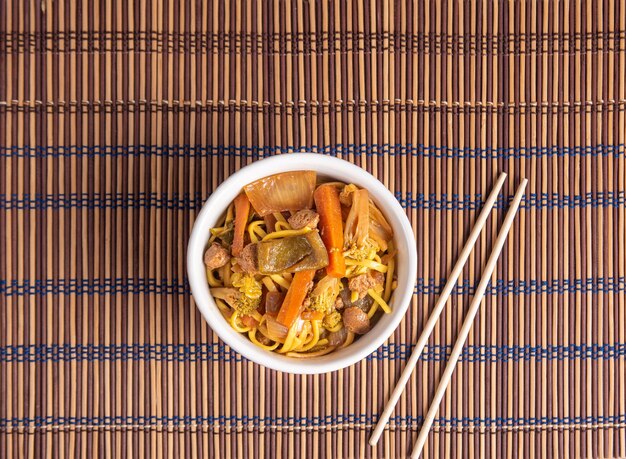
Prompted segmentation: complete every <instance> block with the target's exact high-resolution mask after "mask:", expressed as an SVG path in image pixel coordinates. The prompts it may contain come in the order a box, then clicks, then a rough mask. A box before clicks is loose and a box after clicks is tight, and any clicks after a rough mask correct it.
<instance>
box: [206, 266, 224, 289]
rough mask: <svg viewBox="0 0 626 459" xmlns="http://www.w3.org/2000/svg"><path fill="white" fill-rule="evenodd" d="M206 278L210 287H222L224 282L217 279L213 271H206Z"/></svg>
mask: <svg viewBox="0 0 626 459" xmlns="http://www.w3.org/2000/svg"><path fill="white" fill-rule="evenodd" d="M206 278H207V280H208V281H209V287H222V281H221V280H219V279H218V278H217V277H215V274H214V273H213V270H212V269H207V270H206Z"/></svg>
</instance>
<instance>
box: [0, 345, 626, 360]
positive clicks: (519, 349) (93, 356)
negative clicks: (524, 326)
mask: <svg viewBox="0 0 626 459" xmlns="http://www.w3.org/2000/svg"><path fill="white" fill-rule="evenodd" d="M451 350H452V347H451V346H447V345H430V346H426V347H425V348H424V350H423V352H422V354H421V356H420V359H421V360H422V361H425V362H441V361H447V359H448V357H449V355H450V352H451ZM412 351H413V345H407V344H389V345H383V346H381V347H380V348H378V349H377V350H376V351H375V352H374V353H373V354H371V355H369V356H368V357H367V360H369V361H372V360H406V359H407V358H408V357H409V355H410V354H411V352H412ZM624 357H626V343H615V344H569V345H548V346H545V347H544V346H531V345H513V346H497V345H467V346H465V347H464V348H463V352H462V354H461V357H460V360H461V361H462V362H468V363H487V362H519V361H530V360H535V361H540V360H548V361H563V360H618V359H621V358H624ZM117 360H120V361H146V360H148V361H149V360H157V361H166V362H187V361H190V362H195V361H221V362H241V361H245V359H244V358H243V357H242V356H241V355H240V354H238V353H236V352H234V351H233V350H231V349H230V348H229V347H227V346H226V345H224V344H202V343H199V344H187V345H186V344H172V343H169V344H138V343H135V344H108V345H107V344H78V345H71V344H29V345H24V344H17V345H8V346H2V347H0V362H16V363H24V362H27V363H35V362H65V361H87V362H96V361H117Z"/></svg>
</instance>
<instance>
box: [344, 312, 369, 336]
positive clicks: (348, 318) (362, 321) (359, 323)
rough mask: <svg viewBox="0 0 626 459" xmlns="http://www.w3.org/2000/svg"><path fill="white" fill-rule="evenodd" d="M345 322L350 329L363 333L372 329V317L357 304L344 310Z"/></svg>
mask: <svg viewBox="0 0 626 459" xmlns="http://www.w3.org/2000/svg"><path fill="white" fill-rule="evenodd" d="M343 323H344V325H345V327H346V329H347V330H348V331H351V332H352V333H356V334H357V335H362V334H364V333H367V332H368V331H369V330H370V319H369V317H367V314H366V313H365V312H364V311H363V310H361V309H360V308H357V307H355V306H351V307H349V308H346V310H345V311H343Z"/></svg>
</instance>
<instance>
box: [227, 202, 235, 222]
mask: <svg viewBox="0 0 626 459" xmlns="http://www.w3.org/2000/svg"><path fill="white" fill-rule="evenodd" d="M233 210H234V204H233V203H231V204H230V206H228V210H227V211H226V220H225V222H226V223H228V222H230V221H232V219H233Z"/></svg>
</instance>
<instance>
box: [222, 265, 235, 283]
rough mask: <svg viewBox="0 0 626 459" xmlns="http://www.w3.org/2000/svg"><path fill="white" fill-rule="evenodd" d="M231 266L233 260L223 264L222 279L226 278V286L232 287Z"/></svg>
mask: <svg viewBox="0 0 626 459" xmlns="http://www.w3.org/2000/svg"><path fill="white" fill-rule="evenodd" d="M231 266H232V260H228V261H227V262H226V264H225V265H224V266H222V279H223V280H224V286H226V287H231V286H232V285H233V283H232V282H231V280H230V278H231V276H232V274H233V271H232V269H231Z"/></svg>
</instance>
